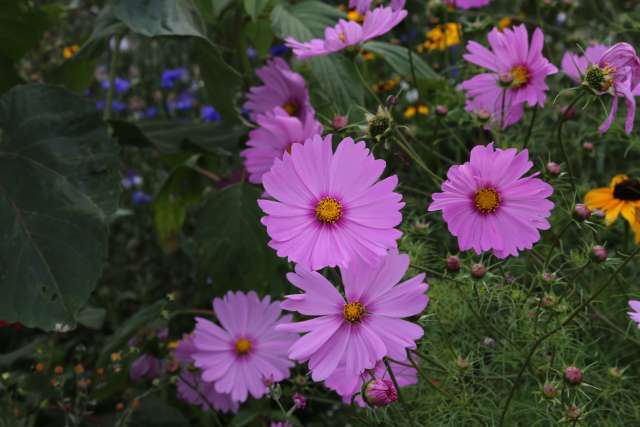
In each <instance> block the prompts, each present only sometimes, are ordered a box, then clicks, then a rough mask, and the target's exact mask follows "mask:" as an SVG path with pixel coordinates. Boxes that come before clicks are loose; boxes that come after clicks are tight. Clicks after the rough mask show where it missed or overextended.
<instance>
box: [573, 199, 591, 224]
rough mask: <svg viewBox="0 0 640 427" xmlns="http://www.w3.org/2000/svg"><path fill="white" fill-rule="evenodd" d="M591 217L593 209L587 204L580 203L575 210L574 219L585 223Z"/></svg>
mask: <svg viewBox="0 0 640 427" xmlns="http://www.w3.org/2000/svg"><path fill="white" fill-rule="evenodd" d="M590 216H591V209H589V208H588V207H587V206H586V205H585V204H583V203H578V204H577V205H576V207H575V208H574V209H573V217H574V218H575V219H576V220H578V221H585V220H587V219H589V217H590Z"/></svg>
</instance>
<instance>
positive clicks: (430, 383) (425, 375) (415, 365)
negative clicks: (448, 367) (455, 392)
mask: <svg viewBox="0 0 640 427" xmlns="http://www.w3.org/2000/svg"><path fill="white" fill-rule="evenodd" d="M407 358H408V359H409V363H411V366H413V368H414V369H415V370H416V371H417V372H418V375H420V377H421V378H422V379H423V380H424V382H426V383H427V384H429V386H431V388H433V389H434V390H435V391H437V392H438V393H440V394H441V395H443V396H444V397H446V398H447V399H449V400H451V401H455V400H456V398H455V397H453V396H451V395H450V394H449V393H447V392H445V391H444V390H442V389H441V388H440V387H438V386H436V385H435V384H434V383H432V382H431V381H430V380H429V378H427V374H425V373H424V371H423V370H422V369H421V368H420V367H419V366H418V364H417V363H416V362H415V361H414V360H413V358H412V357H411V352H410V351H409V350H408V349H407Z"/></svg>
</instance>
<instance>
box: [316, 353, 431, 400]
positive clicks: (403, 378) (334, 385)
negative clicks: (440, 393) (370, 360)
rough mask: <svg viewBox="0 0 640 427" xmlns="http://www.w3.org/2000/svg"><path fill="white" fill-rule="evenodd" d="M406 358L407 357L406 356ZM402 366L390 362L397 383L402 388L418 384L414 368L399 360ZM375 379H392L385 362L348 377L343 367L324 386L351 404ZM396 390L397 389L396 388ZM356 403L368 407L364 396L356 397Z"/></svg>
mask: <svg viewBox="0 0 640 427" xmlns="http://www.w3.org/2000/svg"><path fill="white" fill-rule="evenodd" d="M405 357H406V356H405ZM399 361H400V362H401V363H402V365H400V364H397V363H395V362H392V361H390V362H389V366H390V367H391V370H392V371H393V375H394V376H395V377H396V381H397V382H398V385H399V386H400V387H406V386H410V385H414V384H417V382H418V372H417V371H416V370H415V368H413V367H409V366H405V365H407V364H408V363H409V362H408V360H406V359H405V358H402V359H400V360H399ZM374 379H378V380H382V381H388V380H390V379H391V376H390V374H389V372H388V371H387V367H386V366H385V364H384V362H382V361H379V362H378V363H376V366H375V368H374V369H373V370H368V371H364V372H363V373H362V374H359V375H348V374H347V372H346V370H345V366H344V365H342V366H340V367H338V369H336V370H335V371H334V372H333V374H331V375H330V376H329V377H328V378H327V379H326V380H325V382H324V384H325V385H326V386H327V387H329V388H330V389H332V390H335V391H336V393H338V394H339V395H340V396H341V397H342V401H343V402H344V403H351V401H352V400H353V399H354V396H356V394H359V393H360V392H361V391H362V386H363V385H364V384H366V383H368V382H370V381H372V380H374ZM394 389H395V388H394ZM355 402H356V403H357V404H358V405H359V406H366V402H365V401H364V399H363V398H362V396H360V395H358V396H356V397H355Z"/></svg>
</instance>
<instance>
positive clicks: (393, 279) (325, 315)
mask: <svg viewBox="0 0 640 427" xmlns="http://www.w3.org/2000/svg"><path fill="white" fill-rule="evenodd" d="M408 268H409V257H408V256H407V255H399V254H398V253H397V252H395V251H394V252H390V253H389V254H388V255H387V256H386V257H385V258H383V260H382V262H381V263H380V265H379V266H378V267H376V268H373V267H371V266H370V265H368V264H366V263H362V262H358V263H353V264H351V265H350V266H349V267H347V268H341V269H340V273H341V276H342V282H343V285H344V290H345V296H344V297H343V296H342V295H340V293H339V292H338V290H337V289H336V288H335V287H334V286H333V285H332V284H331V283H330V282H329V281H328V280H327V279H325V278H324V277H323V276H322V275H321V274H319V273H317V272H314V271H309V270H307V269H306V268H304V267H302V266H300V265H298V266H297V267H296V272H295V273H289V274H288V275H287V278H288V279H289V281H290V282H291V283H292V284H293V285H294V286H296V287H297V288H299V289H301V290H303V291H304V293H302V294H294V295H288V296H287V297H286V300H285V301H284V302H283V303H282V308H284V309H285V310H290V311H297V312H299V313H300V314H303V315H305V316H313V317H314V318H313V319H310V320H305V321H301V322H296V323H289V324H283V325H280V326H278V328H277V329H278V330H281V331H290V332H308V333H307V334H306V335H305V336H303V337H301V338H299V339H298V340H297V341H296V342H295V343H294V344H293V345H292V346H291V348H290V350H289V357H290V358H292V359H294V360H297V361H299V362H306V361H309V369H310V370H311V375H312V378H313V379H314V380H315V381H322V380H325V379H327V378H328V377H329V376H330V375H331V374H332V373H333V372H334V371H335V370H336V369H337V368H338V366H340V365H342V364H344V367H345V372H346V373H347V374H348V375H359V374H361V373H362V372H363V371H364V370H365V369H373V368H374V367H375V365H376V363H377V362H378V361H379V360H381V359H382V358H383V357H385V356H389V357H391V358H393V359H395V360H401V359H403V358H404V357H405V354H406V353H405V351H406V349H407V348H416V344H415V341H416V340H417V339H419V338H420V337H422V334H423V330H422V328H421V327H420V326H418V325H416V324H415V323H411V322H408V321H406V320H403V318H404V317H409V316H415V315H418V314H420V313H421V312H422V311H423V310H424V309H425V307H426V306H427V304H428V302H429V298H428V297H427V295H426V292H427V290H428V288H429V286H428V285H427V284H426V283H423V280H424V274H419V275H417V276H415V277H413V278H411V279H409V280H406V281H404V282H402V283H400V284H398V282H399V281H400V280H401V279H402V277H403V276H404V274H405V273H406V271H407V269H408Z"/></svg>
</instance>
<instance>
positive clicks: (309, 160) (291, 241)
mask: <svg viewBox="0 0 640 427" xmlns="http://www.w3.org/2000/svg"><path fill="white" fill-rule="evenodd" d="M384 167H385V162H384V161H383V160H376V159H375V158H374V157H373V155H372V154H371V153H370V152H369V150H368V149H367V148H366V145H365V143H364V142H354V141H353V140H352V139H351V138H345V139H343V140H342V141H341V142H340V143H339V144H338V147H337V149H336V151H335V153H334V152H333V148H332V143H331V135H329V136H327V137H325V139H324V140H323V139H322V138H321V137H320V136H315V137H314V138H313V139H308V140H307V141H306V142H305V143H304V144H293V145H292V146H291V154H289V153H285V155H284V158H283V159H282V160H280V159H278V158H276V159H275V160H274V165H273V167H272V168H271V170H270V171H269V172H267V173H266V174H264V175H263V176H262V184H263V185H264V188H265V190H266V192H267V193H268V194H269V195H270V196H271V197H272V198H273V199H275V200H266V199H265V200H258V204H259V205H260V207H261V208H262V210H263V211H264V212H265V214H266V216H264V217H263V218H262V223H263V224H264V225H265V226H266V227H267V233H268V234H269V236H270V237H271V241H270V242H269V246H271V247H272V248H273V249H275V250H276V251H277V252H278V255H279V256H282V257H285V256H286V257H288V258H289V261H293V262H296V263H299V264H300V265H301V266H303V267H305V268H309V269H312V270H317V269H320V268H323V267H327V266H332V267H333V266H336V265H339V266H341V267H345V266H347V265H349V264H350V263H352V262H356V261H364V262H365V263H369V264H373V263H377V262H378V260H379V259H380V257H384V256H385V255H386V254H387V249H390V248H395V247H396V245H397V243H396V240H397V239H398V238H400V236H401V235H402V233H401V232H400V231H399V230H397V229H396V228H394V227H396V226H397V225H398V224H400V222H402V214H401V213H400V209H402V207H403V206H404V203H403V202H402V195H400V194H399V193H396V192H394V191H393V190H394V189H395V187H396V186H397V185H398V177H397V176H395V175H392V176H390V177H388V178H385V179H383V180H381V181H378V180H379V178H380V176H381V175H382V172H383V171H384Z"/></svg>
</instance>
